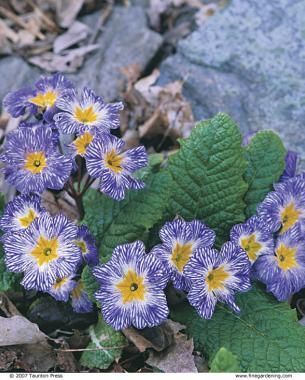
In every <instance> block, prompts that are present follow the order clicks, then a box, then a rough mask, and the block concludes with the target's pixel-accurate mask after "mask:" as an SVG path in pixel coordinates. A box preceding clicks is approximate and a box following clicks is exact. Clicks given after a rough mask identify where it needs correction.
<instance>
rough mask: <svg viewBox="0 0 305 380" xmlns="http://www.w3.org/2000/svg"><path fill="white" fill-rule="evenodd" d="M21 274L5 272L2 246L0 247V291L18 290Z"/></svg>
mask: <svg viewBox="0 0 305 380" xmlns="http://www.w3.org/2000/svg"><path fill="white" fill-rule="evenodd" d="M21 280H22V274H20V273H12V272H7V270H6V266H5V263H4V255H3V251H2V247H1V248H0V292H7V291H8V290H11V291H19V290H20V289H21V286H20V282H21Z"/></svg>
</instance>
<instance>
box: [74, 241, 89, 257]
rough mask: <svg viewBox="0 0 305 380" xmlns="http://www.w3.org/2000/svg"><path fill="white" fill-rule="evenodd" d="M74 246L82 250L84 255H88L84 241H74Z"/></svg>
mask: <svg viewBox="0 0 305 380" xmlns="http://www.w3.org/2000/svg"><path fill="white" fill-rule="evenodd" d="M74 244H76V245H77V246H78V247H79V248H80V249H81V251H82V254H83V255H84V254H86V253H87V245H86V243H85V242H84V241H83V240H74Z"/></svg>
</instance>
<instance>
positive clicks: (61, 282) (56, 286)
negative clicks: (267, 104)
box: [53, 277, 68, 289]
mask: <svg viewBox="0 0 305 380" xmlns="http://www.w3.org/2000/svg"><path fill="white" fill-rule="evenodd" d="M67 281H68V279H67V277H64V278H58V279H57V280H56V282H55V284H54V285H53V288H54V289H60V288H61V287H62V286H63V285H65V283H66V282H67Z"/></svg>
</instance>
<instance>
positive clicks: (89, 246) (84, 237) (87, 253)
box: [74, 225, 99, 266]
mask: <svg viewBox="0 0 305 380" xmlns="http://www.w3.org/2000/svg"><path fill="white" fill-rule="evenodd" d="M74 243H75V244H76V245H78V246H79V247H80V249H81V251H82V255H83V259H84V260H85V262H86V263H87V264H88V265H91V266H94V265H98V263H99V254H98V250H97V248H96V245H95V240H94V238H93V236H92V235H91V233H90V231H89V228H88V227H87V226H85V225H81V226H79V227H78V233H77V237H76V240H75V241H74Z"/></svg>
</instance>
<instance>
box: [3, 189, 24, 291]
mask: <svg viewBox="0 0 305 380" xmlns="http://www.w3.org/2000/svg"><path fill="white" fill-rule="evenodd" d="M4 206H5V201H4V196H3V194H0V215H2V213H3V209H4ZM21 279H22V274H19V273H12V272H8V271H7V270H6V266H5V262H4V254H3V245H2V243H1V244H0V292H6V291H8V290H12V291H19V290H20V289H21V286H20V282H21Z"/></svg>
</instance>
